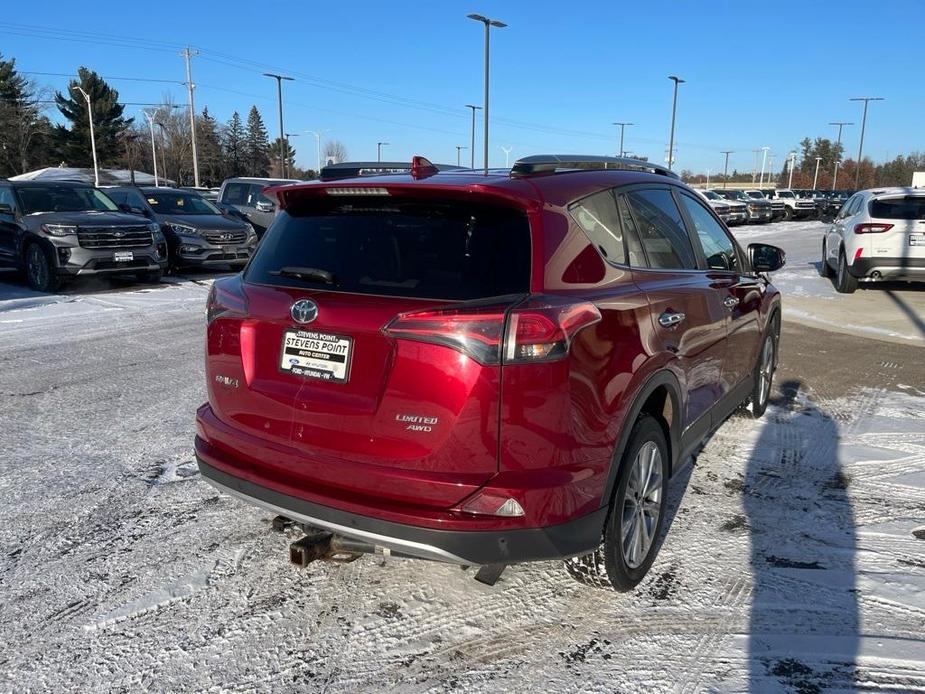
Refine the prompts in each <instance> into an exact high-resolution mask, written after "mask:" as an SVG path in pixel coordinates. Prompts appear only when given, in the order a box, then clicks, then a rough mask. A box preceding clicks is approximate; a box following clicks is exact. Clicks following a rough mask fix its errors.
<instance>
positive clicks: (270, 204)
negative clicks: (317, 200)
mask: <svg viewBox="0 0 925 694" xmlns="http://www.w3.org/2000/svg"><path fill="white" fill-rule="evenodd" d="M290 183H302V181H298V180H295V179H280V178H245V177H242V178H229V179H227V180H226V181H224V182H223V183H222V187H221V188H219V191H218V203H219V206H220V207H221V208H222V209H223V210H234V211H235V212H236V213H237V214H239V215H240V216H241V217H242V218H244V219H246V220H247V221H248V222H250V224H251V225H252V226H253V227H254V231H256V232H257V236H258V237H260V236H263V232H265V231H266V230H267V227H269V226H270V224H272V223H273V218H274V217H275V216H276V201H275V200H272V199H270V198H268V197H267V196H265V195H264V194H263V192H262V191H263V189H264V188H266V187H267V186H279V185H286V184H290Z"/></svg>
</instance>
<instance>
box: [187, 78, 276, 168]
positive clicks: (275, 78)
mask: <svg viewBox="0 0 925 694" xmlns="http://www.w3.org/2000/svg"><path fill="white" fill-rule="evenodd" d="M263 76H264V77H272V78H273V79H275V80H276V101H277V105H278V106H279V168H280V172H281V173H282V175H283V178H286V131H285V130H284V129H283V80H288V81H289V82H292V81H293V78H292V77H285V76H283V75H277V74H274V73H272V72H264V73H263ZM196 185H199V184H198V183H197V184H196Z"/></svg>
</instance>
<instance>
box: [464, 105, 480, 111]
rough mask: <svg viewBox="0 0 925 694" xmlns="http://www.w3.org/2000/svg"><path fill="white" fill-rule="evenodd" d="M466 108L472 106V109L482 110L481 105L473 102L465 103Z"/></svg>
mask: <svg viewBox="0 0 925 694" xmlns="http://www.w3.org/2000/svg"><path fill="white" fill-rule="evenodd" d="M466 108H473V109H475V110H476V111H481V110H482V107H481V106H476V105H474V104H466Z"/></svg>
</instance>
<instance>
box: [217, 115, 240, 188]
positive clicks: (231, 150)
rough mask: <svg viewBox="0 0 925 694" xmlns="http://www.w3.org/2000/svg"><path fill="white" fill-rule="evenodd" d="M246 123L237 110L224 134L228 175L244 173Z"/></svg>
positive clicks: (223, 148) (226, 171) (223, 142)
mask: <svg viewBox="0 0 925 694" xmlns="http://www.w3.org/2000/svg"><path fill="white" fill-rule="evenodd" d="M244 136H245V131H244V124H243V123H242V122H241V115H240V114H239V113H238V112H237V111H235V112H234V113H232V114H231V120H230V121H228V125H226V126H225V131H224V133H223V134H222V152H223V153H224V158H225V175H226V176H243V175H244V170H245V167H244Z"/></svg>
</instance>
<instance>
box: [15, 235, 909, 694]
mask: <svg viewBox="0 0 925 694" xmlns="http://www.w3.org/2000/svg"><path fill="white" fill-rule="evenodd" d="M821 228H822V225H821V224H820V223H818V222H802V223H790V224H784V223H779V224H771V225H766V226H762V227H739V228H737V229H736V230H735V232H734V233H735V234H736V236H738V237H739V238H740V239H741V240H742V241H743V243H748V242H750V241H755V240H761V241H765V242H768V243H777V244H779V245H781V246H782V247H783V248H784V249H785V250H786V251H787V252H788V266H787V267H786V268H785V269H784V270H783V271H782V272H780V273H779V274H778V275H777V276H776V277H775V281H776V283H777V284H778V285H779V286H780V287H781V289H782V291H783V293H784V307H785V308H784V329H783V338H782V347H781V349H782V352H781V365H780V370H779V372H778V374H777V377H776V382H775V398H774V401H773V405H772V407H771V409H769V412H768V415H766V417H765V418H764V419H763V420H758V421H752V420H750V419H747V418H745V417H740V416H737V417H734V418H732V419H731V420H729V421H728V422H727V423H726V424H725V425H724V426H723V427H722V428H721V429H720V430H719V432H718V433H717V434H716V435H715V436H714V437H713V438H712V440H711V441H710V442H709V443H708V445H707V446H706V448H705V449H704V450H703V452H702V453H701V454H700V455H699V456H698V458H697V460H696V463H695V464H694V465H690V466H687V467H686V468H685V469H684V470H683V471H682V472H681V473H680V475H679V479H678V480H677V482H676V483H675V485H674V488H673V491H674V493H673V499H672V522H671V532H670V534H668V536H667V538H666V540H665V544H664V546H663V548H662V550H661V552H660V554H659V556H658V558H657V560H656V563H655V565H654V566H653V569H652V572H651V574H650V575H649V577H648V578H647V579H646V580H645V581H644V583H643V584H641V586H640V587H639V588H638V589H637V590H636V591H635V592H634V593H629V594H623V595H620V594H615V593H610V592H604V591H595V590H592V589H589V588H584V587H582V586H579V585H578V584H576V583H574V582H573V581H572V580H571V579H569V578H568V576H567V575H566V574H565V571H564V570H563V569H562V567H561V565H560V564H558V563H541V564H535V565H523V566H516V567H513V568H512V569H510V570H508V571H507V572H506V573H505V574H504V576H503V578H502V579H501V581H500V582H499V583H498V584H496V585H495V586H494V587H492V588H488V587H486V586H482V585H480V584H478V583H476V582H475V581H474V580H472V575H473V570H472V569H469V570H467V571H462V570H460V569H459V568H458V567H452V566H444V565H440V564H433V563H423V562H416V561H406V560H400V559H388V560H386V561H384V562H383V560H381V559H378V558H372V557H364V558H362V559H360V560H358V561H356V562H354V563H351V564H347V565H342V566H341V565H333V564H321V563H316V564H313V565H311V566H310V567H309V568H308V569H306V570H304V571H297V570H296V569H293V568H291V567H290V566H289V565H288V563H287V545H288V543H289V541H290V540H291V539H293V538H289V537H286V536H283V535H278V534H274V533H272V532H271V531H270V528H269V521H270V516H269V515H268V514H266V513H262V512H260V511H259V510H256V509H254V508H252V507H249V506H246V505H244V504H242V503H239V502H237V501H234V500H232V499H230V498H228V497H225V496H221V495H219V494H217V493H216V492H215V491H214V490H213V489H212V488H210V487H208V486H207V485H205V484H204V483H202V482H201V480H199V478H198V473H197V469H196V465H195V462H194V460H193V458H192V451H191V445H192V439H193V435H194V427H193V414H194V411H195V409H196V407H197V406H198V405H199V404H200V403H201V402H202V401H203V400H204V398H205V394H204V383H203V380H204V379H203V367H202V342H203V331H204V315H203V312H204V302H205V297H206V294H207V292H208V288H209V286H210V283H211V279H212V277H213V276H211V275H205V274H203V275H193V276H181V277H178V278H171V279H170V280H169V281H167V282H165V283H162V284H159V285H149V286H140V287H139V286H130V287H119V286H112V285H109V284H100V285H89V284H86V283H81V284H78V285H74V286H72V287H70V288H69V290H68V291H67V293H65V294H60V295H52V296H44V295H37V294H34V293H32V292H29V291H27V290H24V289H22V287H20V286H19V285H14V284H6V283H4V284H0V362H2V369H0V421H2V422H3V427H2V430H0V450H3V451H4V455H3V456H2V459H0V584H2V586H3V589H4V595H5V598H4V600H3V602H2V604H0V644H2V646H3V648H2V650H0V674H2V676H0V683H2V684H0V689H3V690H8V691H24V690H31V689H48V690H54V691H85V690H88V689H103V688H107V687H111V688H114V689H137V688H141V687H146V688H150V689H155V690H178V689H185V690H201V691H202V690H211V689H216V690H217V689H228V687H229V683H234V687H235V688H236V690H242V691H251V690H256V691H263V690H271V689H280V688H284V687H304V688H305V689H310V690H322V689H330V690H334V691H343V690H360V691H378V690H382V689H389V688H400V689H401V690H403V691H426V690H429V689H433V688H440V689H445V688H453V687H456V688H459V689H461V690H464V691H471V690H484V691H497V690H517V691H521V690H528V689H537V690H540V689H541V690H544V691H559V690H561V691H568V690H573V689H574V688H575V683H576V682H582V683H583V686H584V688H585V689H587V690H608V691H613V690H616V691H624V690H630V689H635V690H639V689H643V688H646V687H650V688H653V689H659V690H662V689H666V690H667V689H677V690H680V691H701V690H705V689H706V690H712V689H717V688H720V689H723V690H742V689H746V688H748V687H749V686H752V687H757V688H760V687H762V686H764V687H766V688H778V687H780V686H781V685H785V686H787V687H790V688H792V689H796V690H801V691H816V690H817V689H819V688H825V687H832V688H835V689H849V688H853V687H869V688H881V689H885V690H893V691H912V690H925V645H923V643H922V641H921V633H922V624H923V623H925V561H923V556H925V367H923V366H922V354H923V351H922V349H923V346H925V326H923V323H922V321H923V317H925V290H923V289H922V288H915V287H911V286H908V285H888V286H887V287H885V288H876V289H862V290H859V291H858V293H857V294H854V295H850V296H845V295H838V294H836V293H835V291H834V289H832V287H831V283H830V282H829V281H828V280H824V279H822V278H820V277H819V276H818V272H817V269H816V266H815V265H814V263H818V261H819V245H820V239H821ZM0 279H2V278H0ZM852 661H854V662H856V663H857V665H856V666H852V665H849V664H848V663H849V662H852Z"/></svg>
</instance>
